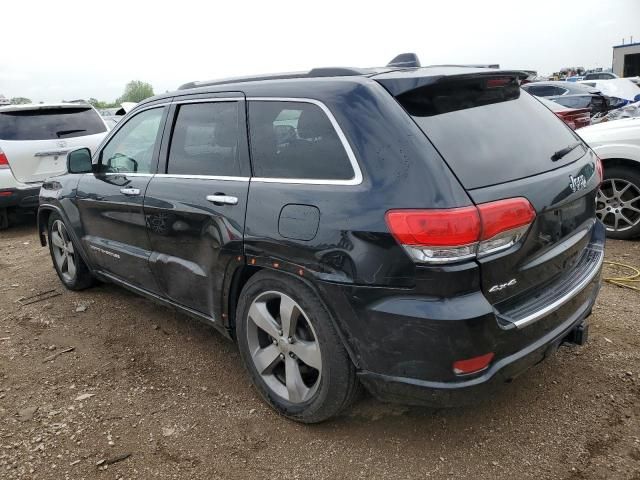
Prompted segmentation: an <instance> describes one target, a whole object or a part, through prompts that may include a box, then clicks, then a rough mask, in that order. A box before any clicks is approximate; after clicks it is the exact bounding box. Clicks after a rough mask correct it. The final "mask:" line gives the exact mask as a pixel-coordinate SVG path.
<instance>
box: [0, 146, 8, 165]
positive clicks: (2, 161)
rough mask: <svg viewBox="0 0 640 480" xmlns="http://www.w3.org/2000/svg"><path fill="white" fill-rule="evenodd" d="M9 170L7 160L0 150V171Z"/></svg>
mask: <svg viewBox="0 0 640 480" xmlns="http://www.w3.org/2000/svg"><path fill="white" fill-rule="evenodd" d="M3 168H9V160H7V156H6V155H5V154H4V152H3V151H2V150H0V169H3Z"/></svg>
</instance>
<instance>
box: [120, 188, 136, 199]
mask: <svg viewBox="0 0 640 480" xmlns="http://www.w3.org/2000/svg"><path fill="white" fill-rule="evenodd" d="M120 193H122V194H123V195H128V196H131V197H133V196H135V195H140V189H139V188H121V189H120Z"/></svg>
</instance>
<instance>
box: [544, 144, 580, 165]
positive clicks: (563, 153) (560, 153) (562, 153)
mask: <svg viewBox="0 0 640 480" xmlns="http://www.w3.org/2000/svg"><path fill="white" fill-rule="evenodd" d="M581 145H582V142H576V143H574V144H573V145H569V146H568V147H564V148H563V149H561V150H558V151H557V152H556V153H554V154H553V155H551V161H552V162H557V161H558V160H560V159H561V158H562V157H564V156H566V155H568V154H569V153H570V152H572V151H573V150H575V149H576V148H577V147H579V146H581Z"/></svg>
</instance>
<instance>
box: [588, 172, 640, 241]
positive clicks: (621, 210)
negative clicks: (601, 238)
mask: <svg viewBox="0 0 640 480" xmlns="http://www.w3.org/2000/svg"><path fill="white" fill-rule="evenodd" d="M596 214H597V215H598V218H599V219H600V220H601V221H602V223H604V226H605V227H606V229H607V230H609V231H614V232H622V231H625V230H629V229H630V228H633V227H635V226H636V225H638V224H639V223H640V187H639V186H637V185H635V184H633V183H631V182H629V181H628V180H623V179H621V178H609V179H607V180H605V181H604V182H602V185H601V186H600V190H599V191H598V197H597V199H596Z"/></svg>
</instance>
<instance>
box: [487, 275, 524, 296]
mask: <svg viewBox="0 0 640 480" xmlns="http://www.w3.org/2000/svg"><path fill="white" fill-rule="evenodd" d="M516 283H518V281H517V280H516V279H515V278H512V279H511V280H509V281H508V282H505V283H499V284H498V285H494V286H493V287H491V288H490V289H489V292H490V293H493V292H499V291H500V290H504V289H505V288H507V287H513V286H514V285H515V284H516Z"/></svg>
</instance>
